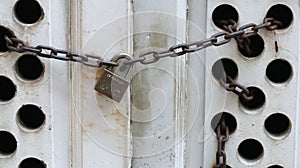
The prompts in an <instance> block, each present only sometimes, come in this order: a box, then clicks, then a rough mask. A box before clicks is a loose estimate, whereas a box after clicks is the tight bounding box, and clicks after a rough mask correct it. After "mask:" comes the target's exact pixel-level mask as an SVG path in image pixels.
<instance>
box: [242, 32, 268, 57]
mask: <svg viewBox="0 0 300 168" xmlns="http://www.w3.org/2000/svg"><path fill="white" fill-rule="evenodd" d="M249 40H250V45H249V48H250V53H249V52H248V51H247V50H246V49H245V48H241V47H240V46H238V50H239V51H240V53H241V54H242V55H243V56H245V57H247V58H253V57H257V56H259V55H260V54H261V53H262V52H263V50H264V48H265V42H264V40H263V38H262V37H261V36H260V35H258V34H257V35H254V36H251V37H249Z"/></svg>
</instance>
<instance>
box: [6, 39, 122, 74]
mask: <svg viewBox="0 0 300 168" xmlns="http://www.w3.org/2000/svg"><path fill="white" fill-rule="evenodd" d="M4 38H5V40H6V45H7V48H8V49H9V51H14V52H18V53H23V52H31V53H34V54H36V55H38V56H40V57H45V58H53V59H58V60H63V61H73V62H81V63H82V64H84V65H86V66H89V67H95V68H98V67H101V66H102V65H110V66H117V65H118V64H117V63H115V62H112V61H103V59H102V58H101V57H98V56H94V55H88V54H78V53H73V52H69V51H67V50H61V49H56V48H54V47H51V46H46V45H38V46H29V45H27V44H26V43H25V42H24V41H23V40H20V39H18V38H15V37H7V36H5V37H4Z"/></svg>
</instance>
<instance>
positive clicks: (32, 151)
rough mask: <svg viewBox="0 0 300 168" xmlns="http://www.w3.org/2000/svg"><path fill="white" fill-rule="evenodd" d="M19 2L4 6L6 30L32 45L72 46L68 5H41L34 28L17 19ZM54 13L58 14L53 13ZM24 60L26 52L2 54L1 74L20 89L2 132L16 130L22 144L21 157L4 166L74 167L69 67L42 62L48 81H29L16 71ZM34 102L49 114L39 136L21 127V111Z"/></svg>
mask: <svg viewBox="0 0 300 168" xmlns="http://www.w3.org/2000/svg"><path fill="white" fill-rule="evenodd" d="M15 2H16V1H6V0H4V1H1V2H0V6H1V7H2V10H1V12H0V15H1V18H0V20H1V21H0V22H1V25H2V26H4V27H8V28H9V29H11V30H12V31H13V32H14V33H15V35H16V36H17V37H18V38H20V39H23V40H25V41H29V42H30V44H32V45H36V44H46V45H49V44H50V45H54V46H56V47H61V48H66V41H67V40H66V38H67V33H66V32H67V28H68V23H67V15H66V14H65V11H66V9H67V4H65V2H62V1H58V0H53V1H43V0H41V1H39V2H40V4H41V6H42V8H43V10H44V13H45V16H44V18H43V19H42V20H41V21H40V22H38V23H37V24H34V25H29V26H27V25H24V24H21V23H19V22H18V21H17V20H16V19H15V17H14V15H13V6H14V4H15ZM52 9H56V10H57V11H55V12H53V11H52ZM53 18H55V19H53ZM50 23H51V24H50ZM57 30H59V31H57ZM19 56H21V54H16V53H4V54H1V56H0V57H1V58H0V65H1V70H0V74H1V75H5V76H8V77H9V78H10V79H11V80H12V81H13V82H14V83H15V84H16V86H17V93H16V96H15V97H14V98H13V99H12V100H11V101H9V102H7V103H1V106H0V111H1V119H0V123H1V124H0V127H1V128H0V129H1V130H7V131H9V132H11V133H12V134H13V135H14V136H15V138H16V139H17V141H18V147H17V151H16V153H14V154H13V155H12V156H11V157H6V158H4V159H0V167H3V168H4V167H5V168H13V167H18V165H19V164H20V162H21V161H22V160H23V159H25V158H27V157H36V158H38V159H41V160H43V161H44V162H45V163H46V164H47V167H69V165H70V162H69V145H70V143H69V135H70V134H69V130H70V127H69V123H70V118H69V114H70V110H69V107H70V106H69V103H68V102H69V100H70V98H69V94H68V93H69V87H68V85H69V84H70V81H68V79H69V77H68V76H69V73H68V63H63V62H59V61H50V60H47V59H41V61H42V62H43V64H44V65H45V73H44V75H43V77H42V78H41V79H38V80H36V81H34V82H28V81H24V80H22V79H20V78H19V77H18V76H17V74H16V72H15V68H14V65H15V63H16V60H17V59H18V58H19ZM57 81H65V82H63V83H58V82H57ZM62 93H63V94H62ZM28 103H30V104H35V105H37V106H40V107H41V108H42V110H43V111H44V113H45V114H46V122H45V125H44V126H43V127H42V128H41V129H39V130H38V131H35V132H26V131H25V130H23V129H21V128H19V125H18V124H17V123H16V122H17V121H16V114H17V110H18V109H19V108H20V107H21V106H22V105H24V104H28Z"/></svg>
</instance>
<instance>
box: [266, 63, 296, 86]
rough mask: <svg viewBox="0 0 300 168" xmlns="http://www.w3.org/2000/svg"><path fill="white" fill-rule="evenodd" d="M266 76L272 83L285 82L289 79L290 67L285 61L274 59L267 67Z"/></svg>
mask: <svg viewBox="0 0 300 168" xmlns="http://www.w3.org/2000/svg"><path fill="white" fill-rule="evenodd" d="M266 75H267V77H268V79H269V80H270V81H272V82H274V83H283V82H286V81H287V80H289V79H290V78H291V75H292V66H291V65H290V63H289V62H287V61H285V60H282V59H276V60H274V61H272V62H271V63H270V64H269V65H268V67H267V70H266Z"/></svg>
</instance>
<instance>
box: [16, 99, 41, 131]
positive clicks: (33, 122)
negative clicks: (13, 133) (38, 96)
mask: <svg viewBox="0 0 300 168" xmlns="http://www.w3.org/2000/svg"><path fill="white" fill-rule="evenodd" d="M45 118H46V116H45V114H44V113H43V111H42V110H41V108H39V107H37V106H35V105H32V104H28V105H24V106H22V107H21V108H20V109H19V111H18V113H17V119H18V121H19V123H20V124H21V125H22V126H23V127H25V128H28V129H37V128H40V127H41V126H42V125H43V124H44V123H45Z"/></svg>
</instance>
